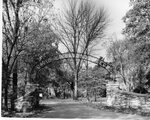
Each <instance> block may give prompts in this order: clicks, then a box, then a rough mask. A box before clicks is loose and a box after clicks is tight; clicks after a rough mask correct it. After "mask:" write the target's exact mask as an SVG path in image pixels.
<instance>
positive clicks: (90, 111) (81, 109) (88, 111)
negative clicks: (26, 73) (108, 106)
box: [33, 100, 150, 120]
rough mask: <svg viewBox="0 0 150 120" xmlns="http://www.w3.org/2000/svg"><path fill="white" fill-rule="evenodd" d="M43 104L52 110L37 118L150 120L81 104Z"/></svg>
mask: <svg viewBox="0 0 150 120" xmlns="http://www.w3.org/2000/svg"><path fill="white" fill-rule="evenodd" d="M41 104H45V105H46V106H49V107H50V108H51V109H49V110H47V111H45V112H42V113H39V114H36V115H34V116H33V117H36V118H79V119H80V118H96V119H102V120H150V118H146V117H141V116H138V115H130V114H121V113H115V112H108V111H102V110H97V109H94V108H91V107H88V106H86V105H83V104H81V103H79V102H73V101H60V100H43V101H41Z"/></svg>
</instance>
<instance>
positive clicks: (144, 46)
mask: <svg viewBox="0 0 150 120" xmlns="http://www.w3.org/2000/svg"><path fill="white" fill-rule="evenodd" d="M131 6H132V8H131V9H130V10H129V11H128V12H127V13H126V15H125V17H124V18H123V20H124V23H125V24H126V27H125V28H124V29H123V34H124V35H125V40H120V41H115V42H113V43H112V45H111V46H110V48H109V49H108V56H111V58H112V61H113V63H114V66H115V74H116V75H117V77H118V75H119V76H121V78H122V80H123V82H124V84H125V86H126V87H127V88H128V89H126V90H129V91H131V90H133V89H134V88H136V87H138V86H140V87H142V88H143V87H145V84H147V82H148V78H146V73H148V70H149V65H150V62H149V61H150V51H149V46H150V42H149V39H150V36H149V33H150V29H149V27H150V24H149V23H150V19H149V17H150V14H149V13H150V1H148V0H143V1H138V0H131ZM146 79H147V80H146ZM147 85H148V84H147Z"/></svg>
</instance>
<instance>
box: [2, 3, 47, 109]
mask: <svg viewBox="0 0 150 120" xmlns="http://www.w3.org/2000/svg"><path fill="white" fill-rule="evenodd" d="M39 4H42V5H43V3H42V2H41V1H38V3H37V2H35V1H33V2H32V1H28V0H27V1H23V0H16V1H13V0H3V58H2V61H3V64H2V65H3V85H4V87H3V88H4V98H5V108H6V109H7V108H8V104H7V103H8V87H9V86H8V85H9V84H10V81H11V79H10V78H11V75H12V74H13V75H12V78H13V79H12V85H13V93H12V97H11V99H12V100H11V108H12V110H14V100H15V99H16V98H17V82H18V59H19V57H20V54H22V52H23V51H24V49H25V45H26V44H27V43H28V40H29V39H27V35H29V34H30V33H29V32H28V28H29V26H30V23H31V21H32V20H33V19H32V18H37V17H35V13H36V12H37V11H36V10H38V9H36V10H35V11H36V12H35V11H34V10H33V8H38V7H39V6H40V5H39ZM47 5H49V4H48V2H47ZM33 15H34V17H33ZM42 15H43V14H42ZM42 15H41V18H43V16H42ZM34 20H35V19H34ZM41 20H42V19H41ZM39 22H40V21H39Z"/></svg>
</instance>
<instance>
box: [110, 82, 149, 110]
mask: <svg viewBox="0 0 150 120" xmlns="http://www.w3.org/2000/svg"><path fill="white" fill-rule="evenodd" d="M107 105H108V106H115V107H123V108H129V107H132V108H139V109H142V110H144V111H145V110H148V111H150V95H148V94H137V93H133V92H124V91H121V90H119V84H118V83H114V82H109V83H108V84H107Z"/></svg>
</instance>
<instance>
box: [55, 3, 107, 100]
mask: <svg viewBox="0 0 150 120" xmlns="http://www.w3.org/2000/svg"><path fill="white" fill-rule="evenodd" d="M107 23H108V20H107V16H106V11H105V10H104V8H100V9H99V10H96V9H95V7H94V5H93V4H92V3H91V2H87V1H86V2H85V1H81V2H79V1H69V4H68V8H66V9H65V12H64V16H63V17H62V18H61V20H59V21H58V24H59V26H58V28H59V29H57V34H58V36H59V37H60V42H61V43H62V44H63V46H64V47H65V48H66V50H67V52H68V54H69V57H70V58H71V62H70V61H68V64H69V65H70V67H71V69H72V71H73V73H74V99H77V90H78V77H79V72H80V69H81V68H82V63H83V58H85V57H86V55H85V54H86V51H87V49H90V48H93V47H94V46H95V44H97V43H98V41H100V40H101V38H103V37H104V30H105V28H106V26H107ZM79 53H80V54H79Z"/></svg>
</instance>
